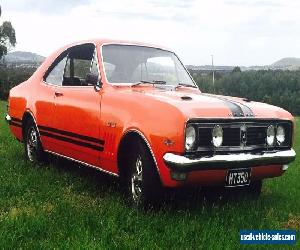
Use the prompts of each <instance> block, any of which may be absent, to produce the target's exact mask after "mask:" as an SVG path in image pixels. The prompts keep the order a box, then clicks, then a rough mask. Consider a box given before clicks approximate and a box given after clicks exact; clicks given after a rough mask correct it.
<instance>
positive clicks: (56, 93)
mask: <svg viewBox="0 0 300 250" xmlns="http://www.w3.org/2000/svg"><path fill="white" fill-rule="evenodd" d="M54 94H55V96H56V97H59V96H63V95H64V94H63V93H62V92H58V91H55V93H54Z"/></svg>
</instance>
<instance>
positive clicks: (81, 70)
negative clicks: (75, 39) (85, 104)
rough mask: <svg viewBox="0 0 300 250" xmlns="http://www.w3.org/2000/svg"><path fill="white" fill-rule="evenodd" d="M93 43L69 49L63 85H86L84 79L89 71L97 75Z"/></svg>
mask: <svg viewBox="0 0 300 250" xmlns="http://www.w3.org/2000/svg"><path fill="white" fill-rule="evenodd" d="M95 55H96V53H95V45H93V44H83V45H78V46H75V47H73V48H71V49H70V50H69V54H68V59H67V64H66V68H65V73H64V77H63V84H62V85H63V86H88V85H90V84H89V83H88V82H87V81H86V79H87V77H88V75H89V74H90V73H93V74H96V75H97V76H98V77H99V72H98V65H97V59H96V58H95Z"/></svg>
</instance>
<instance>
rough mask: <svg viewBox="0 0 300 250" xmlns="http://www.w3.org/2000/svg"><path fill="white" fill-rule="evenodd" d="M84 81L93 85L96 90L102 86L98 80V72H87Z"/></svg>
mask: <svg viewBox="0 0 300 250" xmlns="http://www.w3.org/2000/svg"><path fill="white" fill-rule="evenodd" d="M85 82H86V84H87V85H93V86H94V87H95V90H96V91H99V90H100V88H101V87H102V83H101V81H99V76H98V74H93V73H88V74H87V75H86V78H85Z"/></svg>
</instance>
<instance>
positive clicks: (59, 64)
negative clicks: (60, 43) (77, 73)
mask: <svg viewBox="0 0 300 250" xmlns="http://www.w3.org/2000/svg"><path fill="white" fill-rule="evenodd" d="M66 61H67V55H65V56H62V58H61V59H59V58H58V60H57V61H56V62H54V63H53V65H55V66H54V67H53V66H52V65H51V67H50V69H51V68H52V70H51V71H50V73H48V75H47V76H46V78H45V79H44V80H45V81H46V82H47V83H51V84H54V85H58V86H61V85H62V81H63V75H64V69H65V65H66Z"/></svg>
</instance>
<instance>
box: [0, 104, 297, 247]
mask: <svg viewBox="0 0 300 250" xmlns="http://www.w3.org/2000/svg"><path fill="white" fill-rule="evenodd" d="M5 109H6V103H5V102H0V117H1V119H0V247H1V248H3V247H9V248H11V249H14V248H118V249H129V248H147V249H153V248H164V249H169V248H176V249H179V248H180V249H182V248H192V249H194V248H210V249H220V248H221V249H240V248H241V245H240V244H239V230H240V229H283V228H296V229H297V230H299V228H300V178H299V177H300V169H299V161H300V158H298V159H297V160H296V161H295V162H294V163H293V164H291V165H290V169H289V170H288V171H287V173H286V174H285V175H284V176H282V177H280V178H274V179H269V180H267V181H265V183H264V187H263V192H262V195H261V197H260V198H259V199H258V200H251V199H238V200H228V201H225V202H224V201H222V202H219V201H218V202H215V203H208V202H203V200H202V199H200V198H199V199H198V196H197V195H194V194H190V193H187V194H188V196H189V197H187V198H185V197H181V196H179V197H178V200H175V201H173V202H168V203H167V204H166V205H164V206H163V208H162V209H161V210H152V211H140V210H137V209H135V208H133V207H130V206H128V205H127V204H126V203H125V202H124V201H123V197H122V194H121V192H120V189H119V187H118V185H117V183H116V181H115V180H114V178H112V177H108V176H106V175H104V174H102V173H100V172H98V171H95V170H91V169H87V168H84V167H78V166H76V165H74V164H70V163H69V162H67V161H61V160H60V161H55V162H54V163H52V164H50V165H48V166H43V167H38V166H34V165H32V164H30V163H27V162H26V161H25V160H24V153H23V146H22V144H21V143H19V142H17V141H16V140H15V139H14V138H13V137H12V135H11V133H10V132H9V129H8V126H7V125H6V124H5V121H4V119H3V117H4V114H5V111H6V110H5ZM297 123H298V126H299V125H300V119H297ZM296 138H299V134H297V135H296ZM295 149H296V151H297V152H298V153H300V141H299V140H298V141H296V145H295ZM173 203H174V204H173ZM298 232H299V231H298ZM264 247H267V246H264ZM282 247H283V246H281V248H282ZM294 247H295V246H294ZM299 247H300V240H299V233H298V240H297V248H298V249H299ZM254 248H255V249H257V248H258V246H254ZM272 248H274V246H272Z"/></svg>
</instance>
